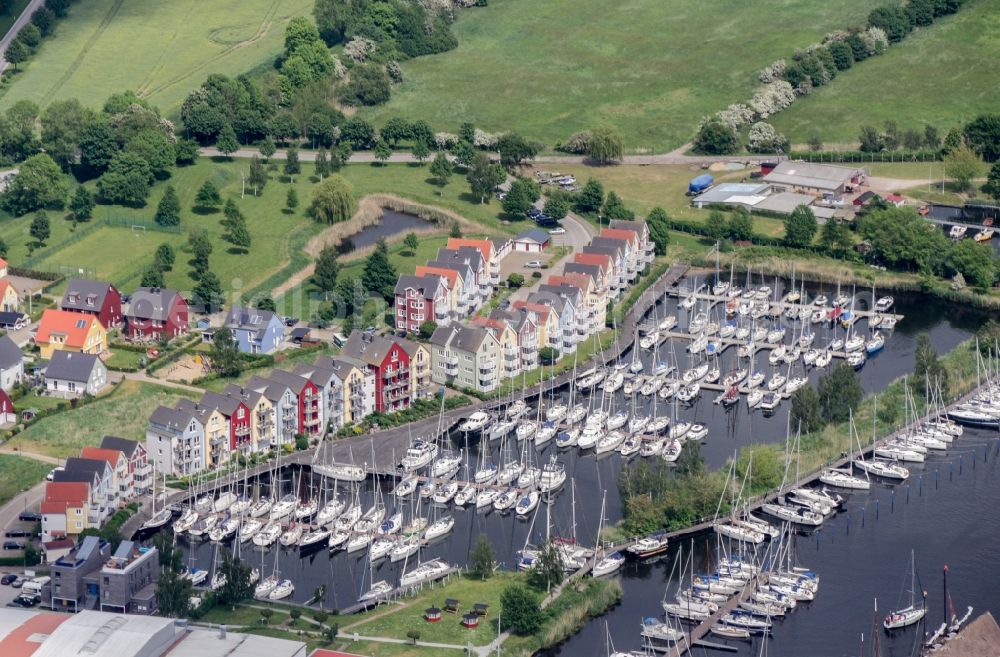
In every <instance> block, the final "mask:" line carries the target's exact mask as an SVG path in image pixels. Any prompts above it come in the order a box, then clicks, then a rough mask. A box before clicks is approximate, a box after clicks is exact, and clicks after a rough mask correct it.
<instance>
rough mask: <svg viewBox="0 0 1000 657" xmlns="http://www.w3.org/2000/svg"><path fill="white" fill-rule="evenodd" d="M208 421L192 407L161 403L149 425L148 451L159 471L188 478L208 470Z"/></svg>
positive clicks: (150, 418)
mask: <svg viewBox="0 0 1000 657" xmlns="http://www.w3.org/2000/svg"><path fill="white" fill-rule="evenodd" d="M204 446H205V424H204V421H203V419H202V414H201V413H195V412H192V411H191V410H190V408H189V407H187V406H184V407H181V406H179V405H178V407H177V408H170V407H168V406H158V407H157V408H156V409H154V410H153V413H152V415H150V416H149V424H148V425H147V426H146V451H147V452H148V454H149V458H150V459H152V461H153V463H154V464H155V465H156V469H157V471H159V472H163V473H166V474H169V475H171V476H174V477H186V476H188V475H192V474H194V473H196V472H201V471H202V470H204V469H205V467H206V464H207V460H206V457H205V447H204Z"/></svg>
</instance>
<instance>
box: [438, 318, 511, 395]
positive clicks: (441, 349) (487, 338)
mask: <svg viewBox="0 0 1000 657" xmlns="http://www.w3.org/2000/svg"><path fill="white" fill-rule="evenodd" d="M431 345H432V350H433V352H432V353H433V356H432V362H433V364H434V369H433V374H432V376H431V378H432V379H433V380H434V382H435V383H440V384H449V385H452V386H454V387H457V388H472V389H473V390H478V391H479V392H489V391H491V390H494V389H496V387H497V386H498V385H499V383H500V372H499V370H500V361H501V348H500V342H499V341H498V340H497V339H496V337H494V335H493V334H492V333H491V332H490V331H488V330H486V329H485V328H482V327H477V326H471V327H470V326H462V325H459V324H452V325H451V326H442V327H440V328H438V329H437V330H436V331H434V335H433V336H431Z"/></svg>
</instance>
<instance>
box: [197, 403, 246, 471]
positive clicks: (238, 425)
mask: <svg viewBox="0 0 1000 657" xmlns="http://www.w3.org/2000/svg"><path fill="white" fill-rule="evenodd" d="M198 404H199V406H201V407H203V408H206V409H210V411H209V413H210V415H209V425H208V455H209V459H210V461H211V462H212V464H215V465H221V464H223V463H227V462H228V461H229V455H230V454H232V453H233V452H239V453H240V454H242V455H243V456H247V455H248V454H250V452H252V451H254V449H253V436H252V435H251V434H252V424H253V420H252V415H251V413H250V407H249V406H248V405H247V403H246V402H245V401H244V400H243V398H242V397H241V396H238V395H227V394H225V393H222V394H220V393H217V392H211V391H209V392H206V393H205V394H203V395H202V396H201V399H200V400H199V401H198ZM219 418H221V429H222V430H221V431H218V430H217V429H218V428H219V425H218V419H219Z"/></svg>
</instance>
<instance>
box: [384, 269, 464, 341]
mask: <svg viewBox="0 0 1000 657" xmlns="http://www.w3.org/2000/svg"><path fill="white" fill-rule="evenodd" d="M445 280H446V279H445V278H443V277H441V276H435V275H433V274H427V275H424V276H400V277H399V280H398V281H396V290H395V292H396V328H397V329H399V330H400V331H408V332H410V333H416V332H417V331H419V330H420V325H421V324H423V323H424V322H427V321H433V322H437V323H438V324H447V322H448V320H449V319H450V316H451V300H450V295H449V292H448V286H447V285H446V284H445Z"/></svg>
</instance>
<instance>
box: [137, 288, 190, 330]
mask: <svg viewBox="0 0 1000 657" xmlns="http://www.w3.org/2000/svg"><path fill="white" fill-rule="evenodd" d="M178 296H180V295H178V294H177V292H175V291H174V290H169V289H167V288H159V287H140V288H137V289H136V291H135V292H134V293H132V298H131V299H130V300H129V307H128V313H127V314H128V316H129V317H137V318H139V319H154V320H158V321H161V322H164V321H167V320H168V319H169V317H170V306H171V304H173V303H174V299H175V298H176V297H178Z"/></svg>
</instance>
